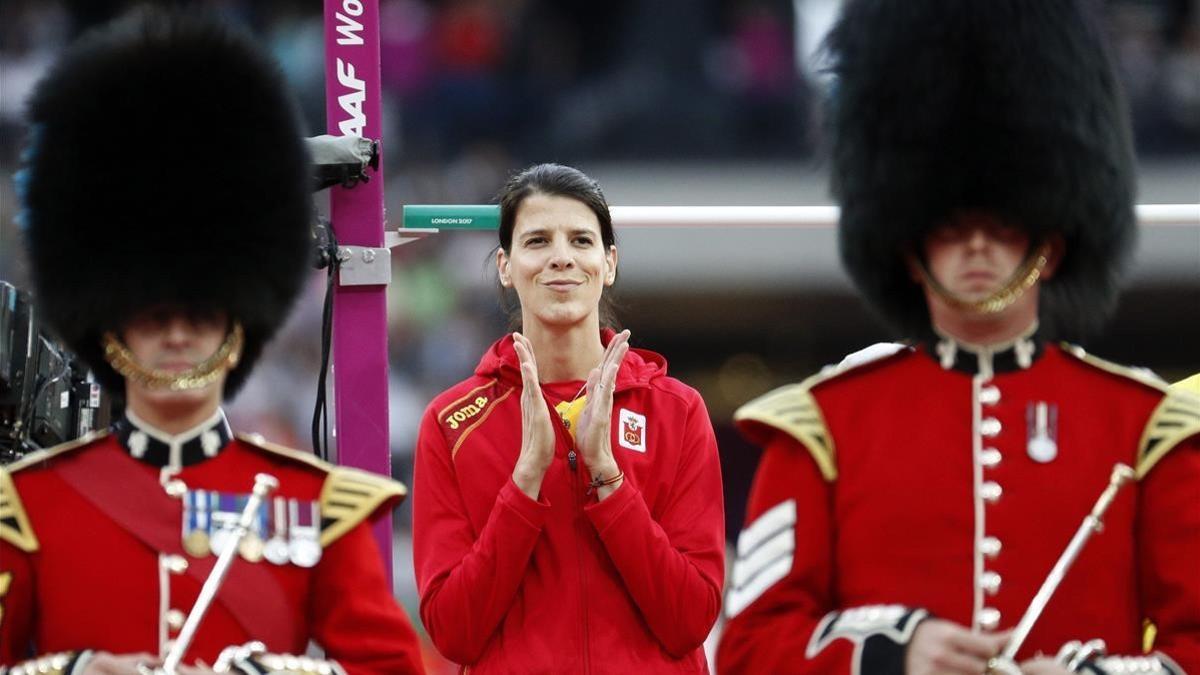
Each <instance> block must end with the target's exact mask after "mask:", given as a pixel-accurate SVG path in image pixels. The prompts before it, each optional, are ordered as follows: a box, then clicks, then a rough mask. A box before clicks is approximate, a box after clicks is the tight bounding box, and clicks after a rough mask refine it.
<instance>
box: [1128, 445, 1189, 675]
mask: <svg viewBox="0 0 1200 675" xmlns="http://www.w3.org/2000/svg"><path fill="white" fill-rule="evenodd" d="M1140 488H1141V489H1140V490H1139V492H1138V494H1139V497H1138V499H1139V500H1140V503H1139V505H1138V507H1139V508H1138V524H1137V531H1138V537H1139V541H1138V546H1137V548H1138V555H1139V559H1138V570H1139V573H1140V575H1141V580H1140V584H1141V596H1142V606H1143V607H1144V608H1145V613H1146V617H1147V618H1148V619H1150V620H1151V621H1153V622H1154V625H1155V626H1156V627H1157V629H1158V635H1157V637H1156V639H1155V644H1154V649H1155V651H1158V652H1161V653H1163V654H1166V655H1167V656H1168V657H1170V658H1171V659H1172V660H1174V661H1175V662H1176V663H1177V664H1179V666H1180V667H1182V668H1183V670H1184V671H1185V672H1189V673H1200V437H1196V436H1193V437H1192V438H1191V439H1190V440H1188V441H1184V442H1183V443H1182V444H1180V445H1179V446H1178V447H1176V448H1175V449H1173V450H1172V451H1171V452H1170V453H1169V454H1167V455H1166V456H1165V457H1163V458H1162V460H1160V461H1159V463H1158V465H1157V466H1155V467H1154V468H1153V470H1151V471H1150V473H1149V474H1147V475H1146V477H1145V478H1143V479H1142V482H1141V485H1140Z"/></svg>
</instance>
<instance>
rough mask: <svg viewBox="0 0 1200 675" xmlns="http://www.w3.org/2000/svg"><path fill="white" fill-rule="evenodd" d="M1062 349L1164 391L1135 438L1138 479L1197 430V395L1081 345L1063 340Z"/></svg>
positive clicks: (1199, 416) (1199, 418) (1199, 420)
mask: <svg viewBox="0 0 1200 675" xmlns="http://www.w3.org/2000/svg"><path fill="white" fill-rule="evenodd" d="M1063 351H1065V352H1066V353H1068V354H1070V355H1071V356H1074V357H1075V358H1077V359H1079V360H1080V361H1083V362H1084V363H1086V364H1088V365H1090V366H1092V367H1094V368H1098V369H1100V370H1103V371H1105V372H1109V373H1113V374H1114V375H1119V376H1121V377H1124V378H1126V379H1130V380H1134V381H1135V382H1138V383H1140V384H1143V385H1145V386H1147V387H1150V388H1151V389H1155V390H1157V391H1160V392H1162V393H1163V394H1164V396H1163V398H1162V401H1160V402H1159V404H1158V406H1156V407H1155V408H1154V412H1152V413H1150V418H1149V419H1148V420H1147V421H1146V427H1145V429H1143V431H1142V438H1141V440H1140V441H1138V451H1137V461H1136V466H1135V467H1134V470H1135V471H1136V473H1137V477H1138V480H1141V479H1142V478H1143V477H1144V476H1145V475H1146V474H1148V473H1149V472H1150V469H1152V468H1154V465H1155V464H1158V461H1159V460H1160V459H1162V458H1163V457H1164V456H1166V454H1167V453H1168V452H1170V451H1171V450H1172V449H1173V448H1174V447H1175V446H1177V445H1179V443H1180V442H1182V441H1184V440H1186V439H1187V438H1190V437H1191V436H1195V435H1197V434H1200V398H1197V397H1196V396H1193V395H1192V394H1191V393H1189V392H1187V391H1183V390H1179V389H1172V388H1171V387H1170V386H1169V385H1168V384H1167V383H1166V382H1165V381H1164V380H1162V379H1160V378H1158V377H1157V376H1155V375H1154V374H1153V373H1151V372H1149V371H1145V370H1138V369H1136V368H1129V367H1127V366H1122V365H1119V364H1116V363H1112V362H1111V361H1105V360H1104V359H1101V358H1098V357H1095V356H1092V355H1091V354H1088V353H1087V352H1086V351H1084V349H1083V348H1082V347H1078V346H1076V345H1070V344H1064V345H1063Z"/></svg>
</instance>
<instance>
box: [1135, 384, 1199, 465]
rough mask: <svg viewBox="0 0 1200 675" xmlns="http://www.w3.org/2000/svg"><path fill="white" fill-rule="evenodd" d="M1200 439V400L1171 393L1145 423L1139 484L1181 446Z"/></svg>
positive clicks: (1138, 458) (1140, 448) (1138, 463)
mask: <svg viewBox="0 0 1200 675" xmlns="http://www.w3.org/2000/svg"><path fill="white" fill-rule="evenodd" d="M1198 435H1200V398H1197V397H1195V396H1192V395H1191V394H1189V393H1188V392H1185V391H1174V390H1172V391H1170V392H1168V393H1167V395H1166V396H1164V397H1163V400H1162V402H1161V403H1159V404H1158V407H1157V408H1155V409H1154V412H1153V413H1152V414H1151V415H1150V420H1149V421H1148V422H1146V428H1145V430H1144V431H1143V432H1142V439H1141V441H1140V442H1139V443H1138V455H1137V467H1135V468H1136V469H1137V477H1138V479H1139V480H1140V479H1141V478H1143V477H1144V476H1145V475H1146V474H1147V473H1149V472H1150V469H1152V468H1154V465H1155V464H1157V463H1158V461H1159V460H1160V459H1162V458H1163V457H1164V456H1165V455H1166V454H1167V453H1168V452H1170V451H1171V450H1172V449H1174V448H1175V446H1177V445H1179V444H1180V443H1181V442H1183V441H1185V440H1187V439H1188V438H1191V437H1193V436H1198Z"/></svg>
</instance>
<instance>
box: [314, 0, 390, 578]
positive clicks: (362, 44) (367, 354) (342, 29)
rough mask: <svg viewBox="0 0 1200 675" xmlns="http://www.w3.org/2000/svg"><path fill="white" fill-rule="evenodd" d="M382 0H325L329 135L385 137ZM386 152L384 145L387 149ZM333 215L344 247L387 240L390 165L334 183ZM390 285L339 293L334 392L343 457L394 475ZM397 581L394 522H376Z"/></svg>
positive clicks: (344, 288)
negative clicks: (364, 177) (364, 178)
mask: <svg viewBox="0 0 1200 675" xmlns="http://www.w3.org/2000/svg"><path fill="white" fill-rule="evenodd" d="M379 81H380V58H379V5H378V3H377V0H325V99H326V103H325V111H326V120H327V123H326V126H327V129H328V133H330V134H333V135H335V136H345V135H358V136H363V137H366V138H372V139H381V138H382V134H383V125H382V120H381V105H380V90H379ZM381 152H382V149H381ZM330 220H332V221H333V228H334V232H335V233H336V234H337V238H338V244H339V245H340V246H368V247H380V246H382V245H383V222H384V217H383V169H382V163H381V164H380V169H379V170H378V171H376V172H374V173H373V174H371V180H370V182H367V183H360V184H359V185H358V186H357V187H354V188H353V189H345V188H341V187H334V188H332V194H331V195H330ZM386 293H387V286H386V285H384V284H379V285H372V286H342V285H341V284H340V281H339V284H338V285H337V287H336V289H335V290H334V305H333V307H334V310H333V386H334V389H333V397H334V425H335V426H334V428H335V430H336V438H337V443H336V447H337V461H338V463H339V464H343V465H346V466H353V467H357V468H360V469H365V470H367V471H374V472H375V473H378V474H382V475H384V476H390V475H391V454H390V452H389V444H388V379H387V367H388V365H387V298H386ZM375 539H376V541H377V543H378V544H379V551H380V553H381V554H382V555H383V561H384V563H385V565H386V569H387V571H388V577H389V579H390V578H391V570H392V519H391V516H390V515H389V516H388V517H385V518H383V519H382V520H381V521H380V522H379V523H378V524H377V525H376V526H375Z"/></svg>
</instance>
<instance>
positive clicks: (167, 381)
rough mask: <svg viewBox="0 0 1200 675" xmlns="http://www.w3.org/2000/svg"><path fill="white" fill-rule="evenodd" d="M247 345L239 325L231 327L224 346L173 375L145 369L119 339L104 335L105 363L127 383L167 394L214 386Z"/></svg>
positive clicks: (111, 333) (109, 333) (114, 336)
mask: <svg viewBox="0 0 1200 675" xmlns="http://www.w3.org/2000/svg"><path fill="white" fill-rule="evenodd" d="M245 342H246V335H245V332H244V331H243V330H242V324H241V323H239V322H236V321H235V322H234V323H233V330H231V331H229V335H227V336H225V342H223V343H221V346H220V347H218V348H217V351H215V352H213V355H212V356H210V357H208V358H207V359H205V360H204V361H203V362H202V363H200V364H199V365H197V366H195V367H193V368H189V369H187V370H184V371H182V372H178V373H173V372H171V371H168V370H156V369H154V368H147V367H145V366H143V365H142V364H140V363H138V361H137V357H135V356H134V355H133V352H131V351H129V347H126V346H125V344H124V343H122V342H121V340H120V339H119V338H117V336H116V335H115V334H114V333H113V332H112V331H108V332H105V333H104V336H103V341H102V344H103V345H104V360H105V361H108V365H110V366H112V369H113V370H115V371H117V373H119V374H120V375H121V377H124V378H125V379H126V380H132V381H134V382H137V383H138V384H140V385H142V386H144V387H147V388H149V389H168V390H170V391H189V390H192V389H203V388H204V387H207V386H208V385H210V384H212V383H213V382H216V381H217V380H218V379H220V378H221V376H222V375H224V374H225V373H226V372H228V371H230V370H233V369H234V368H236V367H237V364H238V361H239V360H240V359H241V358H242V347H243V346H244V344H245Z"/></svg>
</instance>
